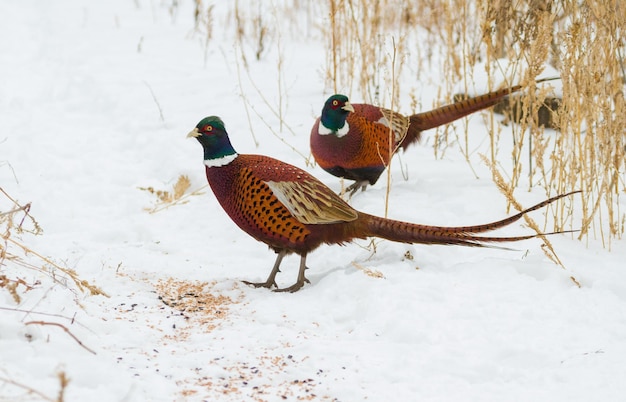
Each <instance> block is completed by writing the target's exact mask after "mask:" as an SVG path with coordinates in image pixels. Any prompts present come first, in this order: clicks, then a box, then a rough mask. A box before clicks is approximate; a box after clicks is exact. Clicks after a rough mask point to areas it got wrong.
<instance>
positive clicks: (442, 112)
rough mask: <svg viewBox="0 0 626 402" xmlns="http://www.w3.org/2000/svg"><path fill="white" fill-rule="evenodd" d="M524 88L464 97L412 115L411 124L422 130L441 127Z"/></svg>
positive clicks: (515, 87)
mask: <svg viewBox="0 0 626 402" xmlns="http://www.w3.org/2000/svg"><path fill="white" fill-rule="evenodd" d="M520 89H522V86H521V85H515V86H512V87H510V88H503V89H498V90H497V91H493V92H489V93H486V94H484V95H480V96H476V97H474V98H469V99H464V100H462V101H459V102H455V103H451V104H449V105H445V106H441V107H438V108H436V109H433V110H430V111H428V112H423V113H417V114H414V115H412V116H411V117H410V119H411V125H415V126H416V127H418V129H419V130H420V131H424V130H428V129H431V128H434V127H439V126H442V125H444V124H448V123H451V122H453V121H455V120H458V119H460V118H461V117H465V116H467V115H469V114H472V113H474V112H477V111H479V110H482V109H486V108H488V107H490V106H493V105H495V104H496V103H498V102H500V101H501V100H502V99H503V98H504V97H505V96H507V95H510V94H512V93H513V92H517V91H519V90H520Z"/></svg>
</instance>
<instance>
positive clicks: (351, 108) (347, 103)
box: [341, 102, 354, 113]
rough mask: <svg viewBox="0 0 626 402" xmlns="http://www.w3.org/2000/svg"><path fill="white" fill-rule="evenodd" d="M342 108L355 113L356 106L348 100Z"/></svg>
mask: <svg viewBox="0 0 626 402" xmlns="http://www.w3.org/2000/svg"><path fill="white" fill-rule="evenodd" d="M341 109H343V110H345V111H348V112H353V113H354V107H353V106H352V105H351V104H350V102H346V103H345V104H344V105H343V107H342V108H341Z"/></svg>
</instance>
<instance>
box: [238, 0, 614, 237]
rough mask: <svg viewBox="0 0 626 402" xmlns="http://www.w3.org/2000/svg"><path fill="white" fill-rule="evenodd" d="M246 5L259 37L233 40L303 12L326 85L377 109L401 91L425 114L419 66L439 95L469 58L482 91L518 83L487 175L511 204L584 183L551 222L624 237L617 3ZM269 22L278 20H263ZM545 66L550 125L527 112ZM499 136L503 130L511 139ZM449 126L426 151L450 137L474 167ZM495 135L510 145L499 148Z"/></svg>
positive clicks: (468, 0)
mask: <svg viewBox="0 0 626 402" xmlns="http://www.w3.org/2000/svg"><path fill="white" fill-rule="evenodd" d="M237 4H238V2H237ZM250 4H253V5H255V6H254V7H248V8H246V10H248V13H251V14H252V16H248V24H250V23H252V25H253V26H254V25H255V24H256V25H257V26H258V28H257V31H258V33H259V34H258V35H252V37H254V38H255V39H253V38H252V37H248V38H245V39H244V38H239V41H240V42H244V41H248V42H249V43H251V44H254V43H255V40H257V41H259V42H256V46H258V48H259V51H262V50H263V46H262V41H263V40H266V41H267V39H268V38H270V37H272V38H274V41H276V40H277V39H276V38H277V37H279V36H280V32H279V31H280V30H285V31H284V32H291V30H292V29H293V24H299V25H300V27H301V26H302V25H303V24H302V18H303V15H305V17H304V18H306V24H304V25H307V27H310V26H314V27H315V28H317V29H319V31H320V32H321V40H323V41H324V45H325V48H326V49H328V52H327V53H326V55H325V56H326V63H325V66H323V67H324V78H325V80H326V87H327V89H328V91H329V92H338V91H341V92H344V93H346V94H348V95H350V96H353V97H354V98H356V99H360V100H364V101H367V102H372V103H375V104H381V105H384V106H386V107H393V105H399V99H400V94H401V93H402V94H403V95H408V96H409V98H410V99H412V102H411V104H410V105H409V107H410V108H411V109H412V110H425V109H428V108H430V107H431V105H426V106H424V105H422V104H421V102H422V101H421V97H420V94H419V93H416V91H419V89H420V84H419V81H420V79H423V77H422V73H421V71H423V70H428V69H430V70H433V69H436V70H438V71H442V79H441V80H440V81H439V82H438V83H437V84H438V86H439V88H440V89H439V91H440V92H439V93H438V94H436V98H437V99H438V100H439V103H444V102H449V101H450V99H451V96H452V94H453V88H455V87H456V86H458V83H459V82H461V83H465V84H466V85H467V87H468V88H469V87H471V86H472V82H471V81H472V79H473V77H472V72H473V71H475V70H474V69H475V68H476V66H481V67H480V69H484V71H485V73H486V77H487V81H488V84H489V86H490V88H491V89H494V88H495V87H497V86H499V85H501V84H502V82H504V83H506V85H512V84H516V83H522V84H523V85H526V86H527V87H528V90H527V91H526V93H525V95H524V96H523V97H522V98H521V99H518V100H517V102H518V105H517V107H518V109H522V110H523V111H522V112H521V120H520V121H519V124H513V125H511V130H510V131H509V130H507V131H504V130H502V127H501V125H500V123H498V121H497V120H496V119H494V118H493V117H489V118H487V121H486V123H487V130H488V131H489V135H490V145H489V151H488V154H487V155H484V158H483V160H484V161H485V163H486V164H488V165H489V168H490V169H491V171H492V175H493V180H494V183H496V184H497V185H498V187H499V188H500V190H501V191H502V192H503V193H504V194H505V195H506V196H507V198H508V199H509V200H510V201H511V203H512V205H514V204H515V202H514V200H515V197H514V191H524V190H527V189H529V188H533V187H540V188H542V189H543V190H544V191H545V193H546V195H554V194H556V193H563V192H566V191H569V190H574V189H580V190H583V196H582V201H581V202H578V201H577V202H576V203H575V204H574V205H568V204H566V203H561V204H560V205H559V206H558V207H556V208H553V209H552V212H553V217H554V222H555V228H554V229H556V230H561V229H568V228H575V229H577V228H581V227H582V231H581V232H580V238H581V239H588V238H589V237H588V236H589V235H591V236H592V237H593V238H600V239H601V240H602V242H603V244H604V245H605V246H606V247H609V248H610V246H611V243H612V241H613V239H619V238H621V237H622V236H623V234H624V230H625V220H626V214H625V212H624V211H623V210H622V208H620V195H623V194H624V192H625V191H626V178H625V177H626V176H625V173H624V171H625V170H626V156H625V147H626V140H625V136H626V113H625V108H624V103H625V101H624V83H625V76H626V72H625V70H626V67H625V62H624V54H625V52H626V44H625V43H624V39H623V38H624V34H625V32H626V7H625V6H624V5H623V4H620V1H619V0H609V1H606V0H588V1H584V2H580V1H574V0H564V1H558V2H557V1H550V0H513V1H511V0H506V1H505V0H497V1H493V0H443V1H442V0H420V1H406V0H405V1H403V0H328V1H327V2H325V3H315V4H312V3H311V2H301V1H296V0H293V1H284V2H279V3H278V4H279V6H277V5H276V3H274V4H273V6H272V7H273V8H272V10H271V11H270V10H269V9H268V8H267V7H260V6H258V3H257V2H254V1H252V2H250ZM237 8H239V9H241V8H242V7H241V5H239V6H238V7H237ZM276 13H278V14H280V13H284V15H277V14H276ZM269 14H274V16H273V17H271V16H270V15H269ZM312 14H314V15H313V16H311V15H312ZM240 16H241V14H240ZM315 16H317V17H318V19H316V18H315ZM319 17H321V18H319ZM272 18H273V19H274V21H281V22H282V26H280V25H275V24H267V21H268V20H271V19H272ZM263 21H266V22H265V23H264V22H263ZM315 21H318V22H315ZM238 24H239V25H240V26H241V25H242V23H241V21H239V22H238ZM284 32H283V34H284ZM240 33H241V32H240ZM277 35H278V36H277ZM312 37H315V35H312ZM264 38H265V39H264ZM546 66H550V67H552V68H553V69H555V70H556V71H557V72H558V75H559V76H560V77H561V82H562V94H559V93H557V96H559V97H562V99H561V101H560V103H561V105H560V107H559V108H558V110H556V111H554V112H553V116H552V117H551V119H552V120H553V121H554V122H555V124H557V125H558V127H559V130H551V129H546V128H545V127H543V126H541V125H539V124H538V122H537V119H536V118H533V116H536V115H537V112H538V110H539V108H540V107H541V106H542V104H543V102H544V99H545V98H546V96H548V95H549V94H548V92H547V91H546V90H544V89H541V88H539V87H535V86H534V83H535V81H536V79H537V76H538V75H539V74H540V73H541V72H542V71H543V70H544V68H545V67H546ZM279 67H280V66H279ZM407 77H410V82H407V81H406V78H407ZM503 80H504V81H503ZM429 84H432V83H429ZM402 91H404V92H402ZM407 92H408V93H407ZM405 99H406V98H405ZM401 106H403V107H404V110H406V105H401ZM518 113H520V112H519V110H518ZM503 132H507V133H508V132H512V134H511V135H512V138H509V137H508V135H509V134H507V137H506V138H505V137H503V134H502V133H503ZM449 134H450V133H449V130H448V129H447V128H441V129H439V130H437V133H436V134H435V147H434V148H433V149H434V152H435V153H436V155H437V156H440V155H441V154H442V153H443V152H445V148H446V147H447V146H450V145H452V144H454V146H458V147H459V148H460V149H461V151H462V152H463V153H464V154H465V155H466V157H467V158H468V166H469V167H470V168H473V167H472V166H471V163H469V162H470V161H469V154H470V149H472V148H475V145H476V144H472V141H473V138H472V134H471V133H468V132H467V131H465V133H464V135H458V134H457V135H456V136H452V137H451V136H449ZM505 140H506V142H507V143H512V144H513V148H512V150H511V151H510V153H509V151H508V149H510V146H504V145H505V142H504V141H505ZM501 149H507V151H506V152H505V151H502V150H501Z"/></svg>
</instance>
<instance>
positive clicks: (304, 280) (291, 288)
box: [274, 254, 311, 293]
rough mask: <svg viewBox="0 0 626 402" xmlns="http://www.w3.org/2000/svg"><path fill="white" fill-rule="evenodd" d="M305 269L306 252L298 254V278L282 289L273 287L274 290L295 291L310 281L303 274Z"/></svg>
mask: <svg viewBox="0 0 626 402" xmlns="http://www.w3.org/2000/svg"><path fill="white" fill-rule="evenodd" d="M306 269H307V267H306V254H303V255H302V256H300V270H299V271H298V280H297V281H296V283H294V284H293V285H291V286H289V287H288V288H283V289H274V292H291V293H293V292H296V291H298V290H300V288H302V286H304V284H305V283H311V282H310V281H309V280H308V279H307V278H306V277H305V276H304V271H305V270H306Z"/></svg>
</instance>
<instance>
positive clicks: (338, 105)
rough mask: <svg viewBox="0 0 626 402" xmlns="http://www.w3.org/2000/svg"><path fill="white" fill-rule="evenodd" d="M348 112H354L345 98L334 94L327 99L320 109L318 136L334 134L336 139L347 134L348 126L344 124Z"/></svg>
mask: <svg viewBox="0 0 626 402" xmlns="http://www.w3.org/2000/svg"><path fill="white" fill-rule="evenodd" d="M350 112H354V107H352V105H351V104H350V102H348V97H347V96H345V95H340V94H335V95H333V96H331V97H330V98H328V100H327V101H326V103H324V107H323V108H322V115H321V117H320V121H321V124H320V126H319V134H320V135H328V134H334V135H336V136H338V137H342V136H344V135H346V134H348V131H350V126H349V125H348V123H347V122H346V119H347V118H348V114H349V113H350Z"/></svg>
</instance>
